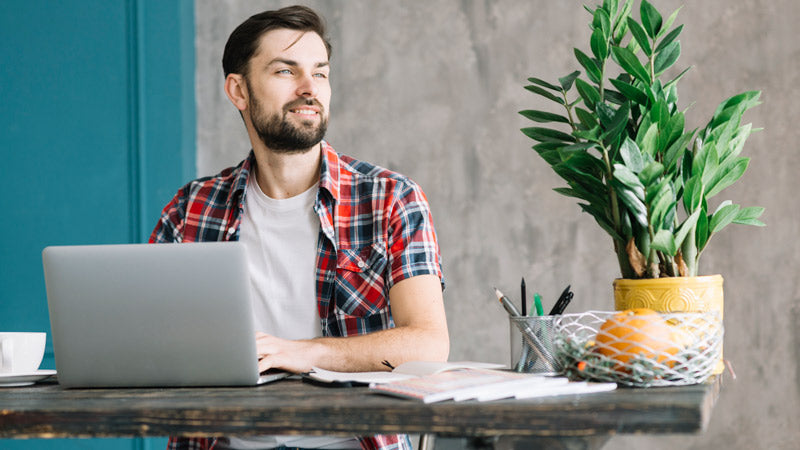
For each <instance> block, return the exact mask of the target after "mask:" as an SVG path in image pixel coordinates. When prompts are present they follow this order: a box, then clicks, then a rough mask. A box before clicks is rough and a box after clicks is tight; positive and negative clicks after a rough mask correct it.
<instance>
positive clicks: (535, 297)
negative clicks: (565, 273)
mask: <svg viewBox="0 0 800 450" xmlns="http://www.w3.org/2000/svg"><path fill="white" fill-rule="evenodd" d="M533 304H534V305H535V306H536V315H537V316H542V315H544V309H543V308H542V297H540V296H539V293H538V292H537V293H535V294H533ZM531 315H533V312H532V311H531Z"/></svg>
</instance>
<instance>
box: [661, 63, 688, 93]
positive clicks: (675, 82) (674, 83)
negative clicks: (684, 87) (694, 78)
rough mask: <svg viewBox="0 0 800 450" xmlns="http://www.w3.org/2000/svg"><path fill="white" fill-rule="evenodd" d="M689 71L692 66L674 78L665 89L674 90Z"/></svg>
mask: <svg viewBox="0 0 800 450" xmlns="http://www.w3.org/2000/svg"><path fill="white" fill-rule="evenodd" d="M689 69H691V66H690V67H687V68H685V69H683V72H681V73H680V74H679V75H678V76H677V77H675V78H673V79H672V80H670V81H669V82H668V83H667V84H665V85H664V89H672V88H673V87H674V86H675V85H676V84H678V81H680V80H681V78H683V76H684V75H685V74H686V72H688V71H689Z"/></svg>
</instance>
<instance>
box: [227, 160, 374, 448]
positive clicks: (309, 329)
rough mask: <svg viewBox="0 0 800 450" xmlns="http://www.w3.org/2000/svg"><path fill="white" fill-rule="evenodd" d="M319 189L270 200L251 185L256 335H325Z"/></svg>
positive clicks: (262, 442)
mask: <svg viewBox="0 0 800 450" xmlns="http://www.w3.org/2000/svg"><path fill="white" fill-rule="evenodd" d="M317 190H318V187H317V186H316V185H315V186H312V187H311V189H309V190H307V191H305V192H303V193H301V194H299V195H296V196H294V197H291V198H287V199H281V200H276V199H273V198H270V197H268V196H267V195H266V194H264V192H262V191H261V188H260V187H259V186H258V183H257V182H256V179H255V175H253V176H251V177H250V180H249V181H248V183H247V194H246V195H245V202H244V214H243V217H242V223H241V227H240V229H239V241H240V242H242V243H244V247H245V253H246V254H247V265H248V270H249V272H250V286H251V289H252V299H253V314H254V316H255V317H254V323H255V329H256V331H262V332H264V333H268V334H271V335H273V336H277V337H280V338H284V339H311V338H315V337H319V336H322V323H321V321H320V318H319V313H318V312H317V295H316V274H315V273H316V268H317V239H318V238H319V227H320V223H319V217H318V216H317V214H316V212H314V202H315V200H316V195H317ZM220 441H221V442H220V445H221V447H220V448H223V449H225V448H231V449H261V448H271V447H276V446H279V445H282V444H283V445H286V446H289V447H305V448H315V447H323V448H327V449H343V448H361V446H360V445H359V444H358V441H357V440H356V439H355V438H346V437H340V436H253V437H248V438H244V439H243V438H237V437H229V438H222V439H220Z"/></svg>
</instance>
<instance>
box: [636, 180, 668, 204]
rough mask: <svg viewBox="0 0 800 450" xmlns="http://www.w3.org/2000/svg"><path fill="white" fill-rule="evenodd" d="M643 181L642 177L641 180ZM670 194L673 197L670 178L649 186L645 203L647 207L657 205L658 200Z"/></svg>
mask: <svg viewBox="0 0 800 450" xmlns="http://www.w3.org/2000/svg"><path fill="white" fill-rule="evenodd" d="M639 179H640V180H641V177H640V178H639ZM666 194H669V195H670V196H671V197H674V196H673V195H672V189H671V186H670V180H669V179H668V178H662V179H661V181H659V182H658V183H656V184H650V185H647V192H646V193H645V196H644V203H645V204H647V205H652V204H655V203H656V198H657V197H659V196H662V195H666Z"/></svg>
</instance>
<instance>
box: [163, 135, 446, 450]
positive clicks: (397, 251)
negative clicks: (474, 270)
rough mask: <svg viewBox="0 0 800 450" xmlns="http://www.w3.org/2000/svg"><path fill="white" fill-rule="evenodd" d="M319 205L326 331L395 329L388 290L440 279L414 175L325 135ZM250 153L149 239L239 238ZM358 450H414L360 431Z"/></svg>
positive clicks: (190, 188)
mask: <svg viewBox="0 0 800 450" xmlns="http://www.w3.org/2000/svg"><path fill="white" fill-rule="evenodd" d="M321 145H322V164H321V168H320V181H319V190H318V192H317V198H316V201H315V204H314V210H315V211H316V213H317V215H318V216H319V220H320V235H319V239H318V240H317V255H318V256H317V269H316V283H317V289H316V291H317V308H318V312H319V317H320V320H321V321H322V333H323V335H324V336H352V335H358V334H365V333H369V332H372V331H377V330H383V329H387V328H392V327H393V326H394V322H393V320H392V315H391V311H390V307H389V301H388V300H389V296H388V293H389V289H391V287H392V286H394V284H395V283H397V282H399V281H401V280H404V279H406V278H409V277H413V276H416V275H423V274H434V275H437V276H438V277H439V278H441V277H442V272H441V257H440V254H439V246H438V244H437V241H436V233H435V231H434V229H433V220H432V217H431V214H430V208H429V205H428V201H427V199H426V198H425V194H424V193H423V192H422V189H420V187H419V186H417V185H416V184H415V183H414V182H413V181H411V180H410V179H408V178H406V177H404V176H402V175H399V174H397V173H394V172H391V171H389V170H386V169H383V168H381V167H377V166H374V165H372V164H369V163H366V162H362V161H358V160H355V159H353V158H350V157H347V156H344V155H340V154H338V153H336V152H335V151H334V150H333V148H332V147H331V146H330V145H328V144H327V143H326V142H324V141H323V142H322V144H321ZM254 163H255V156H254V154H253V152H250V155H249V156H248V158H247V159H245V160H244V161H242V162H241V163H240V164H239V165H238V166H236V167H233V168H228V169H225V170H224V171H222V172H221V173H220V174H218V175H217V176H214V177H207V178H201V179H198V180H195V181H192V182H190V183H189V184H187V185H186V186H184V187H183V188H182V189H180V190H179V191H178V193H177V195H176V196H175V197H174V198H173V199H172V201H171V202H170V203H169V204H167V206H166V207H165V208H164V210H163V212H162V214H161V219H160V220H159V222H158V225H156V227H155V229H154V230H153V233H152V235H151V236H150V242H158V243H161V242H200V241H235V240H238V238H239V226H240V224H241V217H242V211H243V208H244V196H245V193H246V186H247V181H248V179H249V177H250V173H251V169H252V168H253V164H254ZM359 440H360V441H361V444H362V448H364V449H365V450H369V449H376V450H377V449H381V450H405V449H407V448H408V449H410V443H409V441H408V439H407V437H405V436H397V435H391V436H370V437H363V438H359ZM214 443H215V439H213V438H208V439H204V438H195V439H185V438H177V439H175V438H173V439H170V445H169V447H168V448H171V449H209V448H213V446H214Z"/></svg>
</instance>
